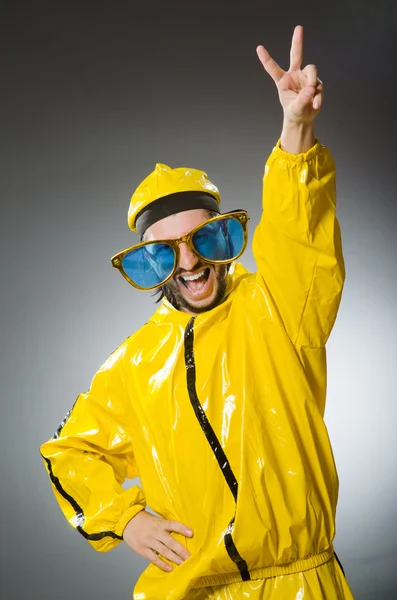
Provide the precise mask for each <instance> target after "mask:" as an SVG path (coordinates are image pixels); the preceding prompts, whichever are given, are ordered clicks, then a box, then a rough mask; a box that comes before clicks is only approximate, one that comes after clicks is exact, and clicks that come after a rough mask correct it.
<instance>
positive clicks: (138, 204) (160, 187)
mask: <svg viewBox="0 0 397 600" xmlns="http://www.w3.org/2000/svg"><path fill="white" fill-rule="evenodd" d="M177 192H204V193H206V194H210V195H211V196H213V197H214V198H215V200H216V201H217V203H218V206H219V205H220V203H221V199H220V195H219V190H218V188H217V187H216V186H215V185H214V184H213V183H211V181H210V180H209V179H208V176H207V173H204V171H199V170H198V169H189V168H188V167H179V168H177V169H171V168H170V167H168V166H167V165H163V164H161V163H157V164H156V168H155V169H154V171H153V172H152V173H150V175H148V176H147V177H146V179H144V180H143V181H142V183H141V184H140V185H139V186H138V187H137V189H136V190H135V192H134V193H133V195H132V197H131V202H130V207H129V210H128V226H129V227H130V229H132V231H136V217H137V215H138V214H139V213H140V212H141V210H143V209H144V208H146V206H148V205H149V204H151V203H152V202H155V201H156V200H158V199H159V198H164V196H169V195H170V194H175V193H177Z"/></svg>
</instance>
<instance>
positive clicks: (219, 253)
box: [192, 217, 245, 261]
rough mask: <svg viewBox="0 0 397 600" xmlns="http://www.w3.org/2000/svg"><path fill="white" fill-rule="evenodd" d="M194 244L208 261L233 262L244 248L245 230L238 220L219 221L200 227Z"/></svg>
mask: <svg viewBox="0 0 397 600" xmlns="http://www.w3.org/2000/svg"><path fill="white" fill-rule="evenodd" d="M192 242H193V246H194V247H195V248H196V250H197V252H198V253H199V254H200V255H201V256H202V257H203V258H204V259H206V260H209V261H212V260H215V261H218V260H220V261H232V260H234V259H235V258H236V257H237V256H239V254H241V252H242V250H243V248H244V242H245V238H244V228H243V226H242V224H241V223H240V221H239V220H238V219H235V218H232V217H230V218H226V219H219V220H217V221H213V222H212V223H207V224H206V225H203V226H202V227H200V229H198V230H197V231H196V232H195V233H194V235H193V237H192Z"/></svg>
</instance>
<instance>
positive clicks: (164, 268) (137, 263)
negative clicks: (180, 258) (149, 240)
mask: <svg viewBox="0 0 397 600" xmlns="http://www.w3.org/2000/svg"><path fill="white" fill-rule="evenodd" d="M122 266H123V269H124V272H125V273H126V275H128V277H129V278H130V279H131V281H133V282H134V283H135V284H137V285H138V286H139V287H141V288H152V287H155V286H159V285H161V284H162V283H163V282H164V281H165V280H166V279H167V278H168V277H169V276H170V275H171V273H172V271H173V269H174V266H175V252H174V250H173V248H172V246H170V245H169V244H163V243H159V244H157V243H154V244H146V246H141V247H140V248H135V249H134V250H131V251H130V252H128V253H127V254H126V255H125V256H124V258H123V260H122Z"/></svg>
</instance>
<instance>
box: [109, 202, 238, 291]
mask: <svg viewBox="0 0 397 600" xmlns="http://www.w3.org/2000/svg"><path fill="white" fill-rule="evenodd" d="M248 221H249V216H248V213H247V212H246V211H245V210H234V211H232V212H229V213H225V214H222V215H219V216H216V217H212V218H211V219H209V220H208V221H205V222H204V223H201V225H198V226H197V227H195V228H194V229H192V231H189V233H186V234H185V235H183V236H182V237H180V238H178V239H176V240H153V241H150V242H141V243H140V244H136V245H135V246H131V247H130V248H127V249H126V250H122V251H121V252H119V253H118V254H115V255H114V256H113V257H112V258H111V261H112V265H113V267H115V268H116V269H118V270H119V271H120V273H121V274H122V276H123V277H124V278H125V279H126V280H127V281H128V282H129V283H130V284H131V285H133V286H134V287H136V288H138V289H139V290H152V289H154V288H156V287H159V286H161V285H164V283H166V282H167V281H168V280H169V279H171V277H172V276H173V275H174V273H175V271H176V269H177V267H178V264H179V244H181V243H182V242H185V243H186V245H187V247H188V248H189V250H190V251H191V252H193V253H194V254H195V255H196V256H198V257H199V258H200V259H201V260H202V261H203V262H206V263H215V264H228V263H230V262H232V261H233V260H236V258H238V257H239V256H241V254H242V253H243V252H244V250H245V247H246V245H247V238H248V233H247V223H248Z"/></svg>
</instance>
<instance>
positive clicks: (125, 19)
mask: <svg viewBox="0 0 397 600" xmlns="http://www.w3.org/2000/svg"><path fill="white" fill-rule="evenodd" d="M301 4H302V2H292V1H289V0H288V1H284V2H282V1H280V2H276V3H274V2H266V1H261V2H257V1H255V2H250V1H247V2H246V3H245V4H243V3H242V2H239V3H238V2H236V3H235V4H233V3H232V2H217V1H214V2H213V3H210V2H198V3H196V4H193V3H188V2H170V3H165V2H162V3H156V4H154V3H153V2H146V3H139V4H138V3H133V2H125V3H121V2H113V3H110V2H109V3H107V5H106V6H105V5H103V6H102V5H101V6H100V5H99V4H96V3H82V5H83V7H82V6H79V5H78V4H77V3H73V2H68V3H66V2H54V1H52V2H43V1H39V2H37V1H36V2H31V3H28V2H8V3H6V6H5V8H3V9H2V15H1V22H2V29H3V33H2V37H1V40H2V41H1V44H2V50H1V58H2V62H3V67H2V71H1V72H2V78H1V83H2V93H1V101H2V109H1V116H2V126H1V142H2V158H1V169H2V175H1V208H2V210H1V215H2V216H1V228H2V232H1V237H0V244H1V256H2V264H1V270H2V275H1V284H0V285H1V295H0V302H1V312H0V314H1V408H2V413H1V417H2V418H1V428H2V432H1V459H2V460H1V480H0V481H1V496H2V508H1V513H0V514H1V538H0V539H1V564H0V568H1V598H2V599H3V598H4V599H6V598H7V599H9V598H10V599H15V600H22V599H25V598H29V599H32V600H33V599H36V598H51V599H56V600H66V599H68V600H69V599H70V598H75V599H78V600H79V599H85V600H91V599H95V600H108V599H110V598H112V599H117V600H122V599H123V598H124V599H126V600H127V599H128V598H131V594H132V590H133V587H134V584H135V581H136V579H137V577H138V575H139V573H140V572H141V571H142V570H143V568H144V567H145V564H146V563H145V561H144V560H143V559H141V558H140V557H137V556H136V555H134V554H133V553H132V552H131V551H130V550H129V549H128V548H127V547H126V546H124V545H120V546H119V547H118V548H116V549H115V550H113V551H112V552H110V553H107V554H100V553H96V552H95V551H94V550H92V548H91V547H90V546H89V545H88V544H87V542H85V540H84V539H83V538H82V537H81V536H79V534H77V533H76V532H74V531H73V530H72V528H70V527H69V525H67V523H66V521H65V519H64V517H63V516H62V514H61V512H60V510H59V508H58V506H57V503H56V501H55V499H54V497H53V493H52V490H51V487H50V483H49V480H48V476H47V474H46V471H45V469H44V466H43V464H42V463H41V459H40V457H39V451H38V448H39V445H40V444H41V443H42V442H44V441H45V440H47V439H48V438H49V437H50V436H51V435H52V433H53V431H54V430H55V429H56V427H57V425H58V423H59V422H60V421H61V420H62V418H63V416H64V414H65V413H66V411H67V410H68V409H69V408H70V406H71V405H72V403H73V402H74V400H75V397H76V396H77V394H78V393H79V392H81V391H85V390H87V389H88V387H89V385H90V381H91V378H92V376H93V374H94V373H95V371H96V370H97V369H98V368H99V366H100V365H101V364H102V363H103V362H104V360H105V359H106V358H107V356H108V355H109V354H110V353H111V352H112V351H113V350H114V348H115V347H116V346H118V345H119V344H120V343H121V342H122V341H123V339H125V338H126V337H127V336H128V335H129V334H130V333H131V332H133V331H135V330H136V329H137V328H138V327H139V326H140V325H142V324H143V323H144V322H145V320H146V319H147V318H148V316H149V315H150V314H151V313H152V312H153V310H154V304H153V302H152V298H151V296H150V294H144V293H139V292H138V291H135V290H133V288H131V287H129V286H128V284H127V283H126V282H125V281H124V280H123V279H122V278H121V277H120V276H119V274H118V273H117V272H116V271H115V270H114V269H112V268H111V265H110V262H109V258H110V256H111V255H112V254H113V253H115V252H117V251H118V250H121V249H122V248H123V247H125V246H127V245H130V244H131V243H134V241H135V237H134V236H133V234H132V233H131V232H130V231H129V229H128V227H127V223H126V215H127V208H128V202H129V198H130V195H131V193H132V191H133V190H134V189H135V187H136V186H137V185H138V183H139V182H140V181H141V180H142V179H143V178H144V177H145V176H146V175H147V174H148V173H149V172H150V171H151V170H152V169H153V168H154V164H155V162H165V163H167V164H169V165H171V166H173V167H175V166H192V167H196V168H200V169H204V170H205V171H207V172H208V174H209V176H210V178H212V179H213V181H214V182H215V183H216V184H217V185H218V186H219V187H220V190H221V195H222V198H223V209H224V210H227V209H234V208H238V207H244V208H247V209H248V210H249V212H250V214H251V218H252V220H251V222H250V234H251V235H252V231H253V228H254V226H255V224H256V222H257V220H258V218H259V214H260V197H261V178H262V172H263V165H264V162H265V160H266V158H267V156H268V155H269V153H270V151H271V149H272V147H273V145H274V143H275V142H276V140H277V138H278V135H279V133H280V127H281V108H280V106H279V102H278V97H277V93H276V90H275V87H274V84H273V82H272V81H271V79H270V78H269V77H268V75H267V74H266V72H265V71H264V70H263V69H262V66H261V65H260V63H259V61H258V59H257V57H256V53H255V48H256V45H257V44H260V43H263V44H264V45H265V47H267V48H268V49H269V51H270V52H271V53H272V54H273V56H274V57H275V59H276V60H278V61H279V62H280V64H281V65H282V66H284V67H285V68H286V67H287V66H288V58H289V45H290V38H291V34H292V30H293V26H294V25H295V24H303V25H304V26H305V33H306V37H305V59H304V62H305V64H307V63H308V62H313V63H315V64H316V65H317V66H318V69H319V76H320V78H321V79H322V80H323V81H324V85H325V105H324V109H323V111H322V113H321V115H320V117H319V119H318V121H317V128H316V133H317V135H318V136H319V137H320V139H321V140H322V141H323V143H325V144H327V145H328V146H329V147H330V148H331V150H332V152H333V155H334V158H335V160H336V163H337V168H338V180H337V181H338V201H339V208H338V210H339V213H338V214H339V218H340V221H341V225H342V231H343V236H344V238H343V239H344V252H345V257H346V265H347V281H346V286H345V292H344V296H343V301H342V305H341V309H340V312H339V317H338V320H337V324H336V326H335V329H334V332H333V334H332V336H331V338H330V341H329V344H328V365H329V388H328V404H327V410H326V422H327V425H328V429H329V433H330V437H331V440H332V443H333V449H334V453H335V458H336V462H337V466H338V471H339V476H340V500H339V508H338V519H337V526H338V533H337V537H336V544H335V546H336V550H337V552H338V554H339V556H340V559H341V561H342V563H343V565H344V567H345V570H346V573H347V576H348V579H349V582H350V584H351V587H352V589H353V591H354V593H355V595H356V598H358V599H361V600H372V599H377V600H378V599H382V600H383V599H384V600H389V599H390V600H391V599H392V598H396V597H397V569H396V567H397V564H396V555H397V539H396V533H397V522H396V516H397V515H396V507H397V499H396V474H397V473H396V471H397V469H396V457H397V435H396V416H397V408H396V405H397V398H396V384H397V381H396V372H397V368H396V367H397V360H396V358H397V353H396V342H397V339H396V338H397V335H396V334H397V317H396V315H397V311H396V291H397V290H396V275H397V273H396V270H397V269H396V259H397V234H396V220H397V219H396V216H397V208H396V198H395V178H396V171H397V165H396V150H395V148H396V116H395V111H396V96H395V90H396V66H395V65H396V63H395V59H392V56H395V53H396V46H395V42H394V39H395V37H396V23H397V21H396V3H395V2H392V1H390V0H388V1H384V2H380V3H379V5H378V8H375V6H374V4H375V3H368V4H365V3H363V2H359V1H358V0H354V1H353V2H347V3H346V5H345V6H344V4H342V3H340V4H338V3H335V2H333V3H331V4H330V6H331V7H332V10H328V9H327V8H326V4H328V3H322V2H320V1H316V2H313V1H311V0H310V1H307V2H305V3H304V7H303V8H302V6H301ZM244 263H245V264H246V265H247V266H248V267H249V268H254V263H253V259H252V254H251V251H250V250H247V253H246V255H245V260H244ZM198 508H199V507H198Z"/></svg>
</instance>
